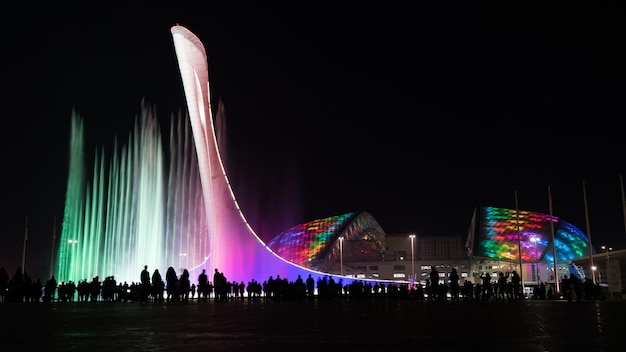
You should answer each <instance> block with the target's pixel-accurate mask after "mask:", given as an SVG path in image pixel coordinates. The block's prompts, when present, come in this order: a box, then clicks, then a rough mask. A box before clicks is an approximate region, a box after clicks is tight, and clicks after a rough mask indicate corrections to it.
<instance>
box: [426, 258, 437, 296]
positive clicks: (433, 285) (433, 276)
mask: <svg viewBox="0 0 626 352" xmlns="http://www.w3.org/2000/svg"><path fill="white" fill-rule="evenodd" d="M428 278H429V281H430V285H429V286H428V300H429V301H436V300H437V298H438V295H439V271H437V268H436V267H435V266H434V265H431V266H430V274H429V275H428Z"/></svg>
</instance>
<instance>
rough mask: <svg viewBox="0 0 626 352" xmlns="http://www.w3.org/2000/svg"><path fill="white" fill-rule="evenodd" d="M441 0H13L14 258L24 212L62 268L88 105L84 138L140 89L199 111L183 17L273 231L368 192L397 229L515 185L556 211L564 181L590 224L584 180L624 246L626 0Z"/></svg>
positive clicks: (8, 53)
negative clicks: (125, 0)
mask: <svg viewBox="0 0 626 352" xmlns="http://www.w3.org/2000/svg"><path fill="white" fill-rule="evenodd" d="M436 3H438V5H432V4H428V5H424V4H422V3H421V2H417V3H410V2H391V3H390V2H387V3H385V5H374V4H370V5H367V4H365V3H362V2H358V3H357V2H354V3H351V4H350V5H348V4H336V3H335V2H328V3H327V2H316V4H313V3H308V2H306V4H301V3H298V4H289V5H287V6H277V5H267V4H262V3H257V2H251V3H247V2H237V4H236V5H234V4H233V5H213V4H211V3H207V4H205V5H203V6H202V9H200V8H197V9H193V8H183V7H182V6H180V7H179V6H170V7H165V8H161V7H157V6H154V5H149V6H136V7H134V8H129V7H127V6H118V7H114V6H107V7H98V6H93V5H92V4H90V5H89V7H91V8H89V9H83V8H80V7H78V8H71V9H70V8H59V7H49V8H46V7H41V8H38V10H37V11H35V13H33V10H32V9H31V8H30V7H26V8H20V9H17V10H15V11H14V12H13V13H12V14H11V16H9V17H10V18H8V19H6V21H8V23H5V36H4V39H3V42H4V43H3V50H2V52H3V55H2V56H1V59H0V60H1V62H2V65H1V69H2V83H3V86H4V89H3V94H2V96H3V109H2V112H1V114H2V121H3V128H2V134H3V136H2V164H3V167H2V170H3V172H2V174H3V176H2V177H3V178H4V179H6V180H5V182H3V183H2V184H3V185H4V193H5V194H6V195H7V196H5V197H3V207H2V209H3V210H2V213H1V214H2V215H1V216H2V224H3V225H4V226H3V229H2V233H1V235H0V236H2V237H1V238H2V239H1V245H0V266H5V267H7V269H8V270H9V271H10V272H11V273H12V272H13V271H14V270H15V267H16V266H17V265H19V264H20V263H21V258H22V249H23V242H22V241H23V235H24V232H25V231H24V227H25V221H26V217H28V223H29V225H28V228H29V230H28V231H29V236H30V238H29V242H28V247H27V248H28V250H27V255H26V258H27V262H26V266H27V271H31V272H33V271H36V272H43V273H44V275H43V277H42V278H45V275H47V273H48V270H49V268H47V267H46V265H47V263H49V262H50V244H51V241H52V233H53V228H54V219H55V218H56V221H57V228H59V226H58V225H59V223H60V221H61V219H62V217H63V203H64V195H65V188H66V182H67V165H68V146H69V144H68V143H69V131H70V118H71V113H72V109H76V110H77V111H78V112H79V113H80V115H81V116H82V117H83V118H84V120H85V126H86V130H87V139H88V143H92V145H91V146H90V150H89V151H88V154H89V153H93V151H94V150H95V148H96V147H97V146H99V145H103V144H106V143H111V142H112V141H113V139H114V136H115V135H121V136H125V135H127V134H128V132H129V131H130V129H131V126H132V125H133V123H134V120H135V117H136V116H137V115H138V114H139V113H140V109H141V103H142V100H145V101H146V102H148V103H149V104H152V105H154V106H155V107H156V109H157V112H158V114H159V116H160V118H162V120H163V121H164V122H163V124H164V125H167V123H166V122H165V121H169V118H170V116H171V114H175V115H179V113H180V111H181V110H184V109H186V107H185V101H184V98H183V89H182V84H181V81H180V76H179V72H178V66H177V61H176V56H175V53H174V48H173V43H172V39H171V34H170V27H171V26H172V25H175V24H180V25H183V26H185V27H187V28H188V29H189V30H191V31H192V32H194V33H195V34H196V35H197V36H198V37H199V38H200V39H201V40H202V42H203V43H204V45H205V48H206V50H207V54H208V60H209V70H210V78H209V79H210V84H211V89H212V99H213V102H214V104H215V105H217V101H219V100H221V101H222V102H223V103H224V106H225V110H226V131H227V141H228V142H227V143H228V144H227V148H226V149H227V154H228V161H227V167H229V169H230V171H229V173H230V177H231V182H232V184H233V188H234V191H235V194H236V195H237V196H238V200H239V201H240V205H241V206H242V209H243V210H244V213H247V214H248V216H249V218H250V220H251V223H252V224H253V226H256V229H257V231H259V232H260V233H261V235H262V236H263V237H264V238H266V239H269V238H271V237H273V236H274V235H276V234H278V233H279V232H280V231H282V230H285V229H286V228H287V227H290V226H292V225H295V224H297V223H301V222H305V221H309V220H312V219H316V218H321V217H326V216H330V215H337V214H341V213H345V212H350V211H359V210H365V211H369V212H370V213H371V214H372V215H373V216H374V217H375V218H376V219H377V220H378V222H379V224H380V225H381V226H382V228H383V229H384V230H385V231H386V232H387V233H392V234H395V233H408V232H416V233H418V234H419V235H454V236H465V234H466V232H467V228H468V226H469V222H470V220H471V216H472V211H473V209H474V207H476V206H482V205H488V206H495V207H504V208H513V209H514V208H515V207H516V203H515V192H516V191H517V195H518V206H519V208H520V209H523V210H532V211H538V212H543V213H549V212H550V209H549V201H548V187H550V189H551V193H552V199H553V209H552V210H553V214H554V215H556V216H559V217H561V218H563V219H565V220H567V221H569V222H571V223H573V224H574V225H576V226H578V227H579V228H581V229H582V230H583V231H584V232H587V231H586V230H587V229H586V226H587V223H586V217H585V206H584V201H583V191H582V183H583V181H584V182H585V184H586V190H587V200H588V202H587V206H588V210H589V220H590V221H589V225H590V229H591V235H592V241H593V242H594V244H595V245H596V247H599V246H600V245H601V244H608V245H611V246H613V247H618V248H623V247H625V246H626V231H625V229H624V217H623V207H622V204H623V203H622V198H621V192H620V175H621V174H622V173H623V172H624V171H626V170H625V169H626V163H625V161H624V160H625V158H624V152H625V151H626V148H625V146H626V145H625V144H626V142H625V141H624V138H623V135H624V132H623V131H624V128H623V126H622V125H623V122H622V119H623V117H624V116H626V115H625V112H626V107H625V104H624V97H625V96H626V94H625V93H626V92H625V90H626V89H625V78H626V75H625V71H624V62H626V51H625V49H626V44H625V43H626V42H625V41H624V38H623V33H626V28H624V27H625V26H626V18H624V17H625V14H626V12H625V11H624V9H623V8H622V7H621V5H620V6H618V5H616V4H617V3H618V2H615V3H613V2H579V1H573V2H562V3H561V2H558V3H559V4H558V5H557V4H555V3H554V2H551V3H550V4H545V3H544V4H541V5H529V4H521V5H514V4H510V3H508V2H507V4H498V3H495V2H494V3H491V4H488V5H487V3H473V4H463V5H458V4H452V3H450V4H446V5H444V4H439V2H436ZM409 4H410V5H409ZM18 6H22V7H25V6H24V5H18ZM44 6H51V5H44ZM53 13H54V15H53ZM281 214H288V215H282V216H281ZM59 231H60V230H59ZM59 235H60V233H59ZM28 268H32V270H29V269H28Z"/></svg>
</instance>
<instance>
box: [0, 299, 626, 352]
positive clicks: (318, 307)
mask: <svg viewBox="0 0 626 352" xmlns="http://www.w3.org/2000/svg"><path fill="white" fill-rule="evenodd" d="M0 316H1V318H2V322H3V324H2V327H1V328H0V331H1V335H0V337H1V342H0V343H1V344H2V347H1V348H2V350H4V351H18V350H24V351H26V350H28V351H33V350H37V349H39V350H43V351H187V352H192V351H194V352H195V351H252V350H255V351H270V350H272V351H279V352H289V351H298V352H308V351H315V352H324V351H325V350H329V349H332V350H333V351H335V350H336V351H378V352H380V351H398V350H401V349H407V348H408V349H410V350H415V351H460V350H462V349H471V350H477V349H484V350H489V351H573V350H576V351H579V350H580V351H624V350H625V348H626V347H625V343H626V302H624V301H588V302H567V301H537V300H526V301H517V302H502V301H491V302H475V301H472V302H458V303H452V302H424V301H417V300H412V299H381V300H360V301H348V300H345V301H344V300H335V301H319V302H318V301H314V302H308V301H305V302H300V301H274V302H272V301H263V300H259V301H247V300H244V301H229V302H213V301H211V302H197V301H192V302H189V303H187V304H183V303H177V304H154V303H148V304H140V303H137V302H81V303H78V302H74V303H60V302H55V303H23V304H15V303H1V304H0Z"/></svg>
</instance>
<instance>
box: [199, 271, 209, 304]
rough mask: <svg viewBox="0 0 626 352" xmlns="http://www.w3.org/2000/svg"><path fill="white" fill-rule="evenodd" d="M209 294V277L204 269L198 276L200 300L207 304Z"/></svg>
mask: <svg viewBox="0 0 626 352" xmlns="http://www.w3.org/2000/svg"><path fill="white" fill-rule="evenodd" d="M208 294H209V277H208V276H207V274H206V269H202V272H201V273H200V275H198V300H202V301H204V302H206V301H207V297H208Z"/></svg>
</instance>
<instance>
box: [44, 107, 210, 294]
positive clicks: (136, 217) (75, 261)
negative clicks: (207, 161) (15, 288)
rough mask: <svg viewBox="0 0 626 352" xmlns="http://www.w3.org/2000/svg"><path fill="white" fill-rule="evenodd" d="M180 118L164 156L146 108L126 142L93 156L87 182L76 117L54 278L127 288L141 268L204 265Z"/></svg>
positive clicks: (186, 135)
mask: <svg viewBox="0 0 626 352" xmlns="http://www.w3.org/2000/svg"><path fill="white" fill-rule="evenodd" d="M185 121H186V120H185V119H179V120H178V122H177V123H176V124H175V123H174V120H172V124H171V126H170V130H171V131H172V132H171V133H170V138H169V148H168V150H169V153H166V152H165V149H164V148H165V147H166V146H165V145H164V143H163V141H162V137H161V133H160V129H159V125H158V123H157V119H156V116H155V115H154V114H153V111H152V110H151V109H148V108H147V107H144V108H143V111H142V115H141V117H140V119H138V121H136V124H135V129H134V132H133V133H132V134H130V135H129V137H128V141H127V143H126V144H125V145H123V146H121V147H120V146H118V144H117V142H116V143H115V146H114V150H113V152H112V155H111V156H110V157H108V158H107V156H106V153H105V151H104V150H102V151H100V152H97V153H96V155H95V158H94V159H95V160H94V167H93V181H92V183H91V184H90V183H89V182H87V181H86V179H87V170H86V169H85V166H84V165H85V160H84V159H85V157H84V152H83V149H84V124H83V122H82V119H81V118H80V117H79V116H78V114H77V113H76V112H74V114H73V116H72V128H71V145H70V158H69V160H70V164H69V173H68V174H69V175H68V184H67V193H66V199H65V211H64V219H63V226H62V227H63V228H62V234H61V240H60V243H59V251H58V259H57V261H56V263H57V271H56V275H55V276H56V278H57V280H58V281H64V282H67V281H70V280H71V281H74V282H78V281H79V280H88V281H91V280H92V279H93V278H94V277H96V276H98V277H99V278H100V280H104V278H105V277H106V276H114V277H115V278H116V280H118V281H122V282H123V281H127V282H128V283H130V282H133V281H139V272H140V271H141V269H142V268H143V266H144V265H148V268H149V269H150V270H151V271H153V270H154V269H159V271H161V272H162V273H163V274H164V273H165V270H166V269H167V268H168V267H169V266H172V267H174V268H175V269H176V270H177V271H180V270H182V268H187V267H189V266H190V265H199V264H200V263H202V262H204V261H205V259H206V257H207V256H208V243H207V241H206V239H207V226H206V219H205V217H203V216H202V214H204V203H203V199H202V196H201V191H200V188H201V186H200V178H199V173H198V164H197V161H196V160H197V158H196V155H195V149H194V147H193V142H192V140H191V131H190V128H189V124H188V123H187V122H185ZM166 156H167V157H166ZM167 160H169V161H167Z"/></svg>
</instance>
